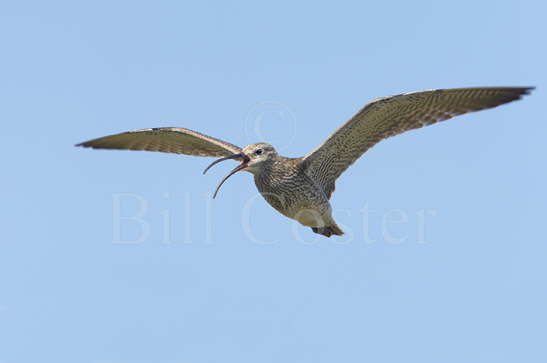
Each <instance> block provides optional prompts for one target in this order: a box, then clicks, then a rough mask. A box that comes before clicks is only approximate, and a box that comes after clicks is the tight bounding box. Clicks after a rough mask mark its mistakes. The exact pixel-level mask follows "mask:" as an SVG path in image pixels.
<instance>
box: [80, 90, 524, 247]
mask: <svg viewBox="0 0 547 363" xmlns="http://www.w3.org/2000/svg"><path fill="white" fill-rule="evenodd" d="M532 89H533V87H480V88H459V89H438V90H429V91H421V92H411V93H405V94H400V95H396V96H390V97H383V98H377V99H375V100H373V101H371V102H369V103H368V104H367V105H365V106H364V107H363V108H362V109H361V110H360V111H359V112H357V113H356V114H355V115H354V116H353V117H352V118H350V119H349V121H347V122H346V123H345V124H344V125H342V127H340V128H339V129H338V130H336V131H335V132H334V134H332V135H331V136H330V137H329V138H327V140H325V141H324V142H323V143H322V144H321V145H319V147H317V148H316V149H315V150H313V151H312V152H310V153H309V154H307V155H306V156H304V157H300V158H287V157H283V156H281V155H279V154H278V153H277V151H276V150H275V149H274V147H273V146H272V145H270V144H267V143H262V142H260V143H257V144H252V145H248V146H246V147H244V148H243V149H241V148H240V147H238V146H235V145H232V144H230V143H228V142H226V141H222V140H219V139H216V138H213V137H211V136H207V135H203V134H201V133H199V132H196V131H192V130H188V129H184V128H175V127H160V128H151V129H142V130H136V131H129V132H124V133H121V134H116V135H111V136H105V137H101V138H98V139H94V140H90V141H86V142H83V143H81V144H78V145H76V146H83V147H91V148H95V149H127V150H147V151H161V152H166V153H175V154H186V155H195V156H211V157H221V158H220V159H218V160H216V161H214V162H213V163H212V164H210V165H209V166H208V167H207V168H206V169H205V170H204V172H203V173H204V174H205V172H206V171H207V170H209V168H210V167H211V166H213V165H215V164H216V163H218V162H220V161H224V160H230V159H232V160H236V161H239V162H240V164H239V165H238V166H237V167H235V168H234V169H233V170H232V171H230V172H229V173H228V174H227V175H226V176H225V177H224V178H223V179H222V180H221V182H220V183H219V185H218V187H217V188H216V190H215V193H214V195H213V198H214V197H216V195H217V193H218V190H219V189H220V187H221V186H222V184H223V183H224V182H225V181H226V180H227V179H228V178H229V177H230V176H231V175H233V174H235V173H237V172H238V171H241V170H244V171H248V172H251V173H252V174H254V180H255V184H256V186H257V188H258V190H259V192H260V193H261V194H262V196H263V197H264V199H266V201H267V202H268V203H269V204H270V205H271V206H272V207H274V208H275V209H276V210H277V211H279V212H280V213H282V214H283V215H285V216H287V217H289V218H292V219H295V220H297V221H298V222H300V223H301V224H303V225H304V226H309V227H311V228H312V230H313V232H315V233H319V234H322V235H324V236H327V237H330V236H331V235H333V234H334V235H342V234H344V232H343V231H342V230H341V229H340V228H339V227H338V226H337V225H336V222H335V221H334V219H333V217H332V214H331V205H330V203H329V199H330V197H331V195H332V193H333V192H334V184H335V181H336V179H337V178H338V177H339V176H340V175H341V174H342V173H343V172H344V171H345V170H346V169H347V168H348V167H349V166H350V165H351V164H353V163H354V162H355V161H356V160H357V159H358V158H359V157H360V156H361V155H363V153H365V152H366V151H367V150H368V149H370V148H371V147H372V146H374V145H375V144H376V143H378V142H380V141H381V140H383V139H385V138H388V137H391V136H394V135H397V134H400V133H403V132H405V131H408V130H412V129H417V128H421V127H423V126H428V125H431V124H434V123H436V122H439V121H444V120H448V119H450V118H452V117H454V116H457V115H461V114H464V113H468V112H473V111H479V110H484V109H487V108H492V107H496V106H499V105H501V104H504V103H508V102H511V101H515V100H518V99H520V98H521V97H522V96H523V95H526V94H529V93H530V92H531V90H532Z"/></svg>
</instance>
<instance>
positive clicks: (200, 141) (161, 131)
mask: <svg viewBox="0 0 547 363" xmlns="http://www.w3.org/2000/svg"><path fill="white" fill-rule="evenodd" d="M76 146H83V147H90V148H93V149H118V150H146V151H159V152H164V153H173V154H185V155H195V156H215V157H221V156H229V155H232V154H237V153H240V152H241V148H240V147H238V146H235V145H232V144H230V143H228V142H226V141H222V140H219V139H215V138H214V137H211V136H207V135H203V134H200V133H199V132H196V131H192V130H188V129H183V128H178V127H158V128H153V129H142V130H135V131H129V132H123V133H121V134H116V135H110V136H105V137H100V138H98V139H93V140H89V141H86V142H82V143H81V144H77V145H76Z"/></svg>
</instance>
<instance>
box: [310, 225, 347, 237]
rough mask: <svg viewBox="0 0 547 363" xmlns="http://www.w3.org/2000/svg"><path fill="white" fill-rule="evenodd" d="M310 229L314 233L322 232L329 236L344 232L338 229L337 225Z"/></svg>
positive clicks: (339, 234)
mask: <svg viewBox="0 0 547 363" xmlns="http://www.w3.org/2000/svg"><path fill="white" fill-rule="evenodd" d="M312 231H314V232H315V233H319V234H322V235H323V236H326V237H330V236H332V235H333V234H334V235H337V236H341V235H343V234H344V231H342V230H341V229H340V227H338V226H337V225H332V226H328V227H312Z"/></svg>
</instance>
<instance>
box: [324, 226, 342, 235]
mask: <svg viewBox="0 0 547 363" xmlns="http://www.w3.org/2000/svg"><path fill="white" fill-rule="evenodd" d="M327 228H328V229H329V230H330V232H331V233H332V234H335V235H337V236H341V235H343V234H344V231H342V230H341V229H340V227H338V226H337V225H336V224H334V225H332V226H328V227H327Z"/></svg>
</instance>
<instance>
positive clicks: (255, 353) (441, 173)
mask: <svg viewBox="0 0 547 363" xmlns="http://www.w3.org/2000/svg"><path fill="white" fill-rule="evenodd" d="M546 11H547V9H546V7H545V5H544V4H541V3H540V2H533V1H519V2H517V1H498V2H496V3H495V4H494V3H493V2H475V1H467V0H464V1H458V2H450V3H449V2H434V1H413V2H383V3H382V2H332V3H317V2H301V3H294V2H288V1H277V2H275V3H274V2H270V3H256V2H236V3H224V2H211V1H209V2H200V3H198V2H195V3H193V4H192V3H186V2H179V1H156V2H147V3H145V2H126V1H119V2H106V1H95V2H87V3H84V2H69V1H66V2H62V1H48V2H38V1H20V2H3V3H2V4H0V44H2V56H1V57H0V79H1V86H0V98H1V100H2V107H0V118H1V119H2V125H3V131H4V132H3V136H4V137H3V142H2V143H1V144H0V145H1V146H0V148H1V149H2V154H3V155H4V156H3V160H4V162H3V173H2V178H0V186H1V187H2V190H3V193H2V208H1V209H0V213H1V214H0V217H1V221H2V226H3V228H2V231H3V233H2V238H1V239H0V249H1V253H0V362H1V363H26V362H37V361H40V362H55V363H64V362H82V363H88V362H89V363H118V362H119V363H130V362H131V363H132V362H155V363H185V362H192V363H202V362H226V361H229V362H232V361H233V362H314V363H317V362H339V361H343V362H363V361H371V362H403V361H406V362H409V361H410V362H431V363H433V362H448V363H449V362H454V363H456V362H458V363H461V362H468V363H471V362H481V363H484V362H515V361H526V362H545V361H547V351H546V348H545V336H546V334H547V328H546V327H547V312H546V310H545V306H547V290H546V289H547V287H546V286H547V268H546V266H545V256H546V253H547V244H546V243H547V238H546V233H545V231H544V227H545V216H546V213H545V206H546V204H547V197H546V193H545V185H547V170H546V168H545V165H546V160H545V157H546V147H545V135H546V132H547V124H546V122H545V117H546V113H545V108H544V107H545V101H546V100H545V96H544V89H545V88H546V86H547V84H546V81H547V77H546V72H545V64H546V61H547V59H546V51H545V47H544V46H542V44H544V42H545V40H544V36H545V33H546V30H547V29H546V27H545V21H544V16H543V14H545V12H546ZM498 85H501V86H503V85H508V86H512V85H522V86H529V85H534V86H537V87H538V89H537V90H536V91H535V92H534V93H533V94H532V95H531V96H529V97H527V98H526V99H524V100H523V101H519V102H516V103H512V104H510V105H506V106H502V107H499V108H496V109H493V110H488V111H484V112H479V113H475V114H470V115H465V116H462V117H459V118H456V119H453V120H450V121H447V122H445V123H442V124H439V125H435V126H432V127H429V128H426V129H421V130H417V131H415V132H410V133H407V134H404V135H401V136H398V137H396V138H392V139H390V140H387V141H384V142H382V143H381V144H379V145H377V146H376V147H375V148H374V149H372V150H371V151H369V152H368V153H367V154H366V155H365V156H364V157H363V158H362V159H360V160H359V161H358V162H357V163H356V164H355V165H354V166H352V167H351V168H350V169H349V170H348V171H347V172H346V173H345V174H344V175H343V176H342V177H341V178H340V179H339V180H338V183H337V190H336V192H335V194H334V197H333V200H332V202H333V208H334V213H335V216H336V218H337V220H338V221H339V223H340V225H342V226H343V228H344V229H345V230H346V232H348V233H347V235H346V236H344V237H343V238H331V239H326V238H322V237H318V236H317V235H315V234H313V233H311V231H310V230H309V229H308V228H304V227H300V226H295V225H293V223H292V222H291V221H290V220H288V219H286V218H285V217H283V216H281V215H280V214H278V213H277V212H275V211H274V210H273V209H272V208H271V207H269V206H268V205H267V204H266V203H265V202H264V201H263V200H261V199H260V198H259V197H257V192H256V189H255V187H254V183H253V181H252V177H251V175H250V174H245V173H240V174H238V175H236V176H234V177H232V178H231V179H230V180H229V181H228V182H227V183H226V184H225V185H224V187H223V188H222V190H221V192H220V194H219V197H218V198H217V199H215V200H214V201H212V200H211V199H210V196H211V194H212V191H213V190H214V187H215V186H216V184H217V182H218V181H219V180H220V178H221V177H222V176H223V175H224V173H225V172H227V171H228V170H229V169H230V168H232V167H233V165H226V164H223V165H222V166H217V167H216V168H215V169H213V170H211V172H210V173H208V174H207V175H205V176H204V175H201V171H202V170H203V168H204V167H205V166H206V165H207V164H208V163H209V162H210V161H211V160H210V159H203V158H192V157H186V156H179V155H168V154H159V153H145V152H129V151H127V152H123V151H94V150H84V149H80V148H75V147H73V145H74V144H75V143H77V142H81V141H84V140H87V139H90V138H94V137H99V136H104V135H108V134H112V133H116V132H121V131H126V130H133V129H139V128H144V127H158V126H180V127H186V128H190V129H196V130H199V131H201V132H204V133H208V134H210V135H213V136H216V137H219V138H223V139H225V140H228V141H230V142H232V143H234V144H238V145H241V146H244V145H246V144H249V143H253V142H257V141H269V142H271V143H272V144H274V145H275V146H276V147H277V149H278V150H279V152H280V153H282V154H283V155H286V156H300V155H304V154H305V153H307V152H308V151H309V150H311V149H312V148H314V147H315V146H317V145H318V144H319V143H320V142H322V140H323V139H324V138H326V137H327V136H328V135H329V134H330V133H331V132H332V131H334V130H335V129H336V128H337V127H339V126H340V125H341V124H342V123H343V122H344V121H345V120H346V119H347V118H348V117H350V116H351V115H352V114H353V113H354V112H355V111H357V110H358V109H359V108H360V107H362V105H364V104H365V103H366V102H368V101H369V100H371V99H373V98H375V97H381V96H386V95H390V94H397V93H402V92H408V91H415V90H422V89H431V88H450V87H465V86H498ZM227 164H228V163H227ZM141 212H142V214H141V215H140V219H138V220H137V219H136V217H138V213H141Z"/></svg>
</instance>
